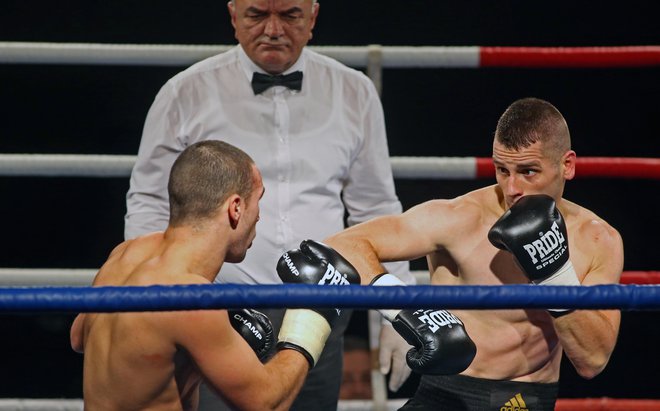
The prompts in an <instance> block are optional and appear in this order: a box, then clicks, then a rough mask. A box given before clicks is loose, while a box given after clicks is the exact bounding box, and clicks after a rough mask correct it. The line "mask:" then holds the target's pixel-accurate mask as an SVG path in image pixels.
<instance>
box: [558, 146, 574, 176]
mask: <svg viewBox="0 0 660 411" xmlns="http://www.w3.org/2000/svg"><path fill="white" fill-rule="evenodd" d="M576 157H577V156H576V154H575V151H573V150H568V151H567V152H566V154H564V155H563V156H562V158H561V167H562V174H563V175H564V179H565V180H572V179H573V177H575V159H576Z"/></svg>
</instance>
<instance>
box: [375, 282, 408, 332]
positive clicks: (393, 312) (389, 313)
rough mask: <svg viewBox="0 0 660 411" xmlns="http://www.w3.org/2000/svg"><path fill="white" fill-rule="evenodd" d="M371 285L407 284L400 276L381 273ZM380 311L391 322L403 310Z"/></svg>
mask: <svg viewBox="0 0 660 411" xmlns="http://www.w3.org/2000/svg"><path fill="white" fill-rule="evenodd" d="M371 285H375V286H377V287H380V286H390V285H406V283H404V282H403V281H401V280H399V278H398V277H396V276H393V275H392V274H384V275H381V276H380V277H378V278H377V279H376V281H374V282H373V283H371ZM378 312H379V313H381V314H382V315H383V317H385V318H386V319H387V320H389V321H390V322H392V321H394V318H396V316H397V314H399V312H401V310H378Z"/></svg>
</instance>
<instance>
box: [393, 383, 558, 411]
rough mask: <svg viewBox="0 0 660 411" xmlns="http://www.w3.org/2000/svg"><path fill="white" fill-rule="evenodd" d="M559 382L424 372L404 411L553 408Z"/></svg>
mask: <svg viewBox="0 0 660 411" xmlns="http://www.w3.org/2000/svg"><path fill="white" fill-rule="evenodd" d="M558 388H559V384H558V383H551V384H544V383H530V382H517V381H502V380H487V379H483V378H474V377H467V376H464V375H448V376H436V375H433V376H432V375H424V376H422V379H421V381H420V383H419V387H418V388H417V392H416V393H415V395H414V396H413V397H412V398H411V399H410V400H409V401H408V402H406V403H405V404H404V406H403V407H401V408H400V410H404V411H431V410H433V411H443V410H447V411H553V410H554V409H555V401H556V400H557V391H558Z"/></svg>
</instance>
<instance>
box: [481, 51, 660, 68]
mask: <svg viewBox="0 0 660 411" xmlns="http://www.w3.org/2000/svg"><path fill="white" fill-rule="evenodd" d="M479 59H480V65H479V67H539V68H550V67H596V68H597V67H640V66H654V65H658V64H660V46H622V47H483V46H482V47H480V49H479Z"/></svg>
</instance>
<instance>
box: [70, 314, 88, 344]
mask: <svg viewBox="0 0 660 411" xmlns="http://www.w3.org/2000/svg"><path fill="white" fill-rule="evenodd" d="M84 318H85V314H78V315H77V316H76V318H75V320H73V324H71V332H70V336H69V337H70V339H71V348H72V349H73V351H75V352H77V353H81V354H82V353H83V352H84V351H85V345H84V338H83V322H84V321H85V320H84Z"/></svg>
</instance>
